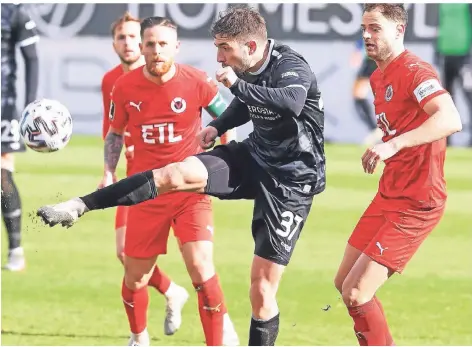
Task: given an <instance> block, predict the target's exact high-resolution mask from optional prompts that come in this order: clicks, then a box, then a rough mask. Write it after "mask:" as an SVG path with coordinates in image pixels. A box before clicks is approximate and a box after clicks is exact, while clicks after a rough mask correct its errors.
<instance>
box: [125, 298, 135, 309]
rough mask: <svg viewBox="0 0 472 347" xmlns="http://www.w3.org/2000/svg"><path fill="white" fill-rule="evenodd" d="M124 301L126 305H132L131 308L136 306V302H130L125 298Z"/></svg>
mask: <svg viewBox="0 0 472 347" xmlns="http://www.w3.org/2000/svg"><path fill="white" fill-rule="evenodd" d="M123 302H124V304H125V305H127V306H129V307H131V308H134V302H128V301H126V300H124V299H123Z"/></svg>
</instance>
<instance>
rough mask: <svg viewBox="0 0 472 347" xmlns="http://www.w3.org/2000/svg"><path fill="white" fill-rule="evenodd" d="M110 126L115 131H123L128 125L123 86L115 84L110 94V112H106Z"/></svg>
mask: <svg viewBox="0 0 472 347" xmlns="http://www.w3.org/2000/svg"><path fill="white" fill-rule="evenodd" d="M108 118H109V120H110V126H111V127H112V128H115V129H120V130H122V129H125V128H126V125H127V123H128V113H127V112H126V108H125V99H124V93H123V86H122V85H121V84H119V83H116V84H115V86H114V87H113V89H112V92H111V102H110V111H109V112H108Z"/></svg>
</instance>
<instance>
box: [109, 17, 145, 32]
mask: <svg viewBox="0 0 472 347" xmlns="http://www.w3.org/2000/svg"><path fill="white" fill-rule="evenodd" d="M126 22H136V23H141V21H140V20H139V18H137V17H134V16H133V15H132V14H131V13H129V12H128V11H126V12H125V13H123V15H122V16H121V17H120V18H118V19H117V20H115V21H114V22H113V23H112V24H111V28H110V31H111V35H112V36H113V37H115V32H116V29H117V28H118V27H119V26H120V25H123V24H124V23H126Z"/></svg>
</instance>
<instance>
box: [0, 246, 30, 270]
mask: <svg viewBox="0 0 472 347" xmlns="http://www.w3.org/2000/svg"><path fill="white" fill-rule="evenodd" d="M25 266H26V263H25V252H24V250H23V247H17V248H14V249H12V250H10V251H9V252H8V262H7V263H6V264H5V266H4V267H3V268H4V269H5V270H8V271H22V270H24V268H25Z"/></svg>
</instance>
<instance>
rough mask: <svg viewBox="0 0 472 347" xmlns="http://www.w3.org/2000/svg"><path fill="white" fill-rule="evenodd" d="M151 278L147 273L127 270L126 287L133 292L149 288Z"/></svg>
mask: <svg viewBox="0 0 472 347" xmlns="http://www.w3.org/2000/svg"><path fill="white" fill-rule="evenodd" d="M148 282H149V276H148V274H146V273H140V272H136V271H129V270H128V269H126V270H125V285H126V287H128V288H129V289H130V290H132V291H136V290H139V289H141V288H144V287H145V286H147V284H148Z"/></svg>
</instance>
